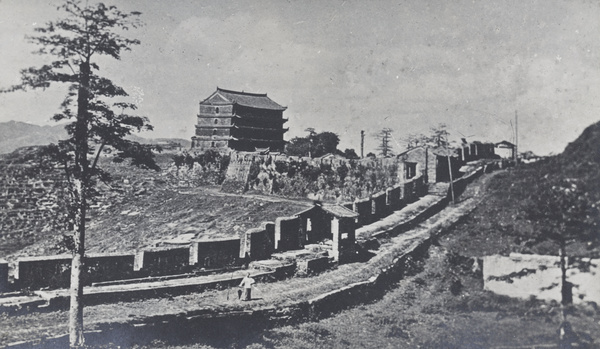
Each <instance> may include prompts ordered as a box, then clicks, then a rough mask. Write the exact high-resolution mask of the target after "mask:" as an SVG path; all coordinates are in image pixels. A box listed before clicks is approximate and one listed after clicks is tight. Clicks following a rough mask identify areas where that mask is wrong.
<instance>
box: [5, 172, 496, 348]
mask: <svg viewBox="0 0 600 349" xmlns="http://www.w3.org/2000/svg"><path fill="white" fill-rule="evenodd" d="M486 177H487V176H486ZM483 179H485V177H484V178H483ZM468 196H469V195H465V196H464V197H463V198H461V200H462V201H460V202H457V203H456V204H454V205H448V206H445V205H446V203H447V198H445V197H441V196H436V195H426V196H424V197H422V198H421V199H420V200H418V201H416V202H414V203H412V204H410V205H407V206H406V207H404V208H403V209H402V210H399V211H396V212H394V213H393V214H391V215H390V216H388V217H386V218H384V219H382V220H380V221H378V222H375V223H373V224H371V225H369V226H365V227H362V228H361V229H358V230H357V239H358V240H359V241H363V242H364V241H369V240H370V241H374V239H376V240H377V243H376V244H375V245H376V246H375V247H374V248H373V249H372V250H370V251H369V252H370V253H371V254H372V256H371V258H369V259H368V260H367V261H363V262H356V263H349V264H344V265H339V266H337V267H336V268H334V269H331V270H327V271H324V272H322V273H320V274H318V275H314V276H310V277H304V278H301V277H295V278H288V279H285V280H282V281H277V282H267V281H269V280H270V275H272V273H273V272H266V271H261V270H248V271H249V272H251V275H252V276H253V277H255V278H256V279H257V280H259V281H260V282H259V283H258V285H257V287H256V289H255V290H254V292H253V299H252V300H251V301H249V302H243V301H240V300H238V298H237V288H235V287H234V286H237V284H239V282H240V280H241V278H242V277H243V276H244V274H245V273H246V272H247V271H245V270H237V271H233V272H231V273H227V274H218V275H205V276H197V277H188V278H183V279H170V280H168V279H167V280H155V281H152V282H145V283H135V284H125V285H104V286H96V287H87V288H86V289H85V294H86V297H88V299H89V300H93V299H96V300H98V301H97V302H90V303H88V302H87V301H86V307H85V310H84V326H85V329H86V338H96V339H97V340H99V341H101V340H100V339H101V338H116V337H115V336H117V337H118V338H119V341H120V343H121V344H126V343H136V338H138V339H139V336H140V332H144V333H145V335H154V336H160V335H161V333H163V331H164V329H165V328H167V327H168V328H170V329H174V328H187V329H190V328H192V329H193V328H202V327H203V326H207V325H211V326H215V325H217V326H221V325H223V324H225V323H227V322H232V321H233V322H236V321H237V322H239V320H240V319H244V321H246V322H247V323H254V324H256V323H262V324H263V325H265V326H267V325H268V324H269V325H275V324H285V323H294V322H298V321H306V320H316V319H319V318H323V317H326V316H329V315H330V314H331V313H334V312H337V311H340V310H342V309H345V308H348V307H351V306H355V305H357V304H360V303H364V302H368V301H373V300H376V299H378V298H379V297H381V296H382V295H383V294H384V293H385V290H386V289H388V288H389V287H391V286H392V285H393V284H394V283H395V282H397V281H399V280H401V278H402V271H403V268H404V265H405V262H406V260H407V259H410V258H418V257H419V254H422V253H423V251H426V250H427V248H428V247H429V243H430V241H431V239H432V238H434V239H435V237H436V236H437V235H438V234H440V233H441V232H442V231H443V230H445V229H447V228H448V227H450V226H452V225H454V224H456V223H457V222H458V221H459V220H460V218H461V217H463V216H465V215H466V214H468V212H470V211H471V210H472V209H474V208H475V206H476V204H477V200H480V199H481V198H480V197H477V196H478V195H475V196H473V197H468ZM432 207H435V208H436V210H435V211H432ZM438 212H439V213H438ZM408 229H410V230H408ZM368 245H369V246H373V244H368ZM208 285H210V287H209V286H208ZM125 295H136V296H138V297H141V298H143V300H139V301H129V300H134V299H135V297H132V298H128V297H127V296H125ZM142 295H143V297H142ZM19 297H21V298H19ZM9 298H10V297H4V298H2V299H0V304H4V306H5V307H7V306H8V307H9V308H11V309H14V312H13V314H7V313H4V314H0V347H5V348H30V347H39V348H45V347H61V345H66V343H67V340H68V337H67V324H68V321H67V319H68V311H66V310H61V309H64V304H65V302H68V290H56V291H45V292H44V291H40V292H36V293H35V294H31V295H27V296H15V297H14V298H13V299H9ZM90 304H92V305H90ZM27 308H31V310H34V308H35V310H34V311H30V310H28V309H27ZM225 326H228V325H225ZM116 334H118V335H116Z"/></svg>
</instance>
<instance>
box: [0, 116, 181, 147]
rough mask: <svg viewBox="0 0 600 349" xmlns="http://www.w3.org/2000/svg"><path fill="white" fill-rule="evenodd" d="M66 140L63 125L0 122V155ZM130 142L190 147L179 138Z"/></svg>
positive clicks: (140, 139)
mask: <svg viewBox="0 0 600 349" xmlns="http://www.w3.org/2000/svg"><path fill="white" fill-rule="evenodd" d="M65 138H67V131H65V128H64V125H62V124H59V125H54V126H39V125H33V124H28V123H25V122H20V121H8V122H0V154H8V153H10V152H12V151H14V150H16V149H18V148H21V147H30V146H34V145H47V144H50V143H57V142H58V141H59V140H61V139H65ZM129 138H130V139H131V140H134V141H136V142H139V143H142V144H163V145H164V144H169V143H179V144H180V145H181V147H182V148H184V149H187V148H189V147H190V146H191V141H190V140H189V139H181V138H155V139H152V138H145V137H140V136H137V135H131V136H130V137H129Z"/></svg>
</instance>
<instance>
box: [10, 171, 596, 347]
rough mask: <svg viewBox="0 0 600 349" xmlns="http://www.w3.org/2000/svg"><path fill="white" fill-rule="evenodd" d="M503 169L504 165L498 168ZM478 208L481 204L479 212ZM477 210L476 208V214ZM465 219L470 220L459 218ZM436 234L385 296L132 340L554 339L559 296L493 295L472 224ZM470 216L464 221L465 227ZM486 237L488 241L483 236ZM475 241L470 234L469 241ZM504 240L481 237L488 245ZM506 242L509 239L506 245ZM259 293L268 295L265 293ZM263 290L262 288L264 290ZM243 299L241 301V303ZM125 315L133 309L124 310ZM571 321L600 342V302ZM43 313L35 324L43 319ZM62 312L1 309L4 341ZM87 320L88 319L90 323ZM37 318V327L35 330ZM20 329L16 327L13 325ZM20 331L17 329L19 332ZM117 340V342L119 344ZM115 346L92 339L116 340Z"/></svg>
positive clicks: (352, 268)
mask: <svg viewBox="0 0 600 349" xmlns="http://www.w3.org/2000/svg"><path fill="white" fill-rule="evenodd" d="M500 173H502V172H500ZM490 178H492V176H489V175H488V176H484V177H483V178H482V179H480V180H478V181H476V182H475V183H474V184H473V185H471V186H470V187H469V189H468V190H467V192H466V193H465V194H464V195H463V197H461V199H460V200H467V199H468V198H469V197H471V198H476V199H477V200H478V201H479V200H482V199H483V198H484V193H486V192H485V190H484V189H485V187H487V185H488V183H489V182H488V181H489V180H490ZM476 211H477V210H476ZM474 213H475V214H477V212H474ZM465 222H466V223H465ZM465 222H464V223H462V224H458V225H457V226H455V228H453V229H451V230H450V231H448V232H447V233H446V234H445V235H443V236H442V237H440V238H439V239H438V243H437V244H435V245H434V246H432V247H431V248H430V249H429V252H428V254H427V256H425V258H424V259H423V260H422V261H419V262H418V263H416V264H415V265H414V267H413V268H411V269H410V272H409V273H407V274H406V275H405V277H404V279H403V280H401V281H400V282H399V283H398V284H397V285H396V287H394V288H393V289H392V290H390V291H389V292H388V293H387V294H386V295H385V296H384V297H383V299H381V300H379V301H377V302H374V303H371V304H364V305H361V306H358V307H356V308H353V309H349V310H345V311H342V312H340V313H338V314H336V315H335V316H333V317H330V318H327V319H323V320H320V321H318V322H309V323H302V324H298V325H290V326H283V327H276V328H268V327H267V328H264V327H261V326H258V327H256V326H246V327H243V326H241V327H233V328H234V329H235V330H230V328H204V329H198V328H195V329H180V331H183V332H178V333H179V334H181V333H185V335H182V336H177V335H174V333H171V334H168V333H167V334H164V335H161V336H158V338H160V339H154V340H151V341H150V342H147V341H143V340H140V341H139V342H137V344H135V345H127V346H123V345H121V344H119V345H121V346H120V347H130V348H170V349H173V348H180V349H184V348H185V349H188V348H253V349H257V348H494V347H502V346H508V347H527V346H529V347H531V346H532V345H534V344H554V343H556V336H557V328H558V321H559V314H558V304H557V303H544V302H540V301H537V300H534V299H532V300H528V301H521V300H515V299H510V298H508V297H503V296H496V295H493V294H491V293H490V292H487V291H484V290H483V289H482V287H483V282H482V280H481V276H480V275H479V274H478V273H477V272H472V271H471V268H470V267H471V265H470V264H469V262H468V260H469V259H468V258H466V257H470V256H473V255H475V256H480V255H481V249H482V248H483V247H484V246H482V245H480V244H482V243H481V242H480V241H486V240H485V239H483V240H482V239H481V238H476V239H474V238H471V239H470V238H469V237H470V236H471V235H472V234H473V230H472V229H471V228H473V227H472V226H470V225H469V224H471V223H470V222H469V220H466V221H465ZM465 224H466V225H465ZM488 240H489V239H488ZM470 241H471V242H470ZM488 243H489V246H492V245H497V246H499V247H501V246H502V245H503V244H502V243H501V242H492V241H487V242H486V243H485V244H486V245H485V246H488ZM504 246H506V245H504ZM355 274H360V271H358V270H357V268H356V265H352V264H351V265H344V266H340V268H338V269H337V270H334V271H328V272H325V273H323V274H321V275H318V276H315V277H311V278H308V279H301V278H295V279H290V280H286V281H284V282H281V283H279V282H278V283H275V284H264V285H261V288H260V292H259V297H260V298H263V299H261V300H259V301H257V302H256V303H254V304H253V305H266V304H274V305H277V304H285V303H286V302H289V301H290V299H287V298H286V297H291V298H292V299H291V300H293V299H296V298H302V297H306V296H307V295H309V294H311V292H322V291H323V290H326V287H325V288H322V287H317V286H318V285H320V284H321V283H323V284H324V285H325V284H335V283H336V282H337V281H336V280H337V279H336V278H338V277H341V276H344V275H345V276H351V275H355ZM261 294H262V295H265V297H262V296H261ZM267 295H268V296H267ZM225 297H226V290H215V291H210V292H206V293H203V294H202V295H187V296H180V297H173V298H170V299H151V300H147V301H144V302H138V303H128V304H114V305H102V306H95V307H89V308H86V315H85V316H86V318H87V319H89V321H93V319H94V318H107V317H108V318H110V317H113V318H115V319H118V318H128V317H131V316H133V317H135V316H136V315H135V314H142V313H147V312H148V311H149V310H152V311H153V312H158V313H160V312H161V309H163V310H165V311H166V310H167V309H168V311H169V312H177V311H178V309H181V310H184V309H189V308H190V307H192V308H193V307H197V306H199V305H200V303H204V304H207V303H208V304H214V306H215V307H218V306H219V305H218V304H219V303H220V302H222V301H223V300H224V299H225ZM244 306H245V305H239V306H236V307H239V308H240V309H243V307H244ZM128 314H129V315H128ZM569 320H570V321H571V323H572V324H573V328H574V330H575V331H576V332H577V333H578V334H579V336H580V337H581V338H582V340H584V341H588V342H590V341H592V340H594V341H595V344H594V345H593V346H592V347H595V348H597V347H598V342H600V310H599V309H598V308H597V307H596V306H595V305H594V304H590V305H583V306H578V307H574V308H571V309H570V314H569ZM40 321H41V322H40ZM66 322H67V314H66V312H49V313H44V314H27V315H23V316H13V317H8V316H7V315H5V314H0V324H2V325H0V326H4V325H6V326H7V327H10V328H11V329H13V330H11V331H10V332H9V331H2V333H3V334H2V336H4V337H5V338H0V339H2V342H4V343H7V342H11V341H14V340H18V338H24V337H23V336H27V337H29V336H30V335H31V334H32V332H35V333H36V336H39V337H41V336H44V335H48V336H52V335H56V334H60V333H64V326H65V324H66ZM89 323H90V322H88V324H89ZM32 326H34V327H35V328H32ZM15 329H20V330H15ZM19 331H21V333H20V334H19ZM117 342H118V341H115V342H114V343H117ZM116 345H117V344H111V345H101V346H94V347H97V348H102V347H106V348H113V347H117V346H116Z"/></svg>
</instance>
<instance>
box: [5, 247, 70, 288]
mask: <svg viewBox="0 0 600 349" xmlns="http://www.w3.org/2000/svg"><path fill="white" fill-rule="evenodd" d="M70 277H71V256H70V255H58V256H42V257H26V258H19V259H18V261H17V271H16V274H15V284H16V285H17V288H19V289H41V288H50V289H55V288H68V287H69V285H70Z"/></svg>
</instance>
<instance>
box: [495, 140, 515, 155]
mask: <svg viewBox="0 0 600 349" xmlns="http://www.w3.org/2000/svg"><path fill="white" fill-rule="evenodd" d="M494 153H495V154H496V155H498V156H499V157H501V158H503V159H514V157H515V145H514V144H512V143H511V142H508V141H502V142H499V143H496V144H495V147H494Z"/></svg>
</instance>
